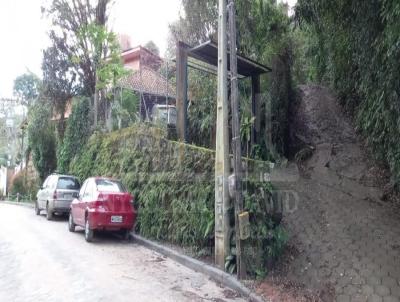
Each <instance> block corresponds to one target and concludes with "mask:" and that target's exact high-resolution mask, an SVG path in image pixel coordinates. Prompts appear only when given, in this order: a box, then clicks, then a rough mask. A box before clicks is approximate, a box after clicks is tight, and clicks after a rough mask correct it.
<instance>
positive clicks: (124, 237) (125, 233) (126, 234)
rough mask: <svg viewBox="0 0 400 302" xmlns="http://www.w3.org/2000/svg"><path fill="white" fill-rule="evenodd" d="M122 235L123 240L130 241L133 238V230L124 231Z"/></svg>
mask: <svg viewBox="0 0 400 302" xmlns="http://www.w3.org/2000/svg"><path fill="white" fill-rule="evenodd" d="M121 234H122V239H123V240H129V238H130V236H131V230H122V232H121Z"/></svg>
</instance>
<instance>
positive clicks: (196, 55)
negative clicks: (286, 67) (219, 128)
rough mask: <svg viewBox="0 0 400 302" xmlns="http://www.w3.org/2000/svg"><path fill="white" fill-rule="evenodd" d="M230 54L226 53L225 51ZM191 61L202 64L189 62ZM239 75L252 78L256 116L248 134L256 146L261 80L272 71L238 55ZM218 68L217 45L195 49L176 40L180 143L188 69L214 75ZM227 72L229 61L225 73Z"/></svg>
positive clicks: (210, 43) (183, 134) (184, 127)
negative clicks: (191, 59) (190, 59)
mask: <svg viewBox="0 0 400 302" xmlns="http://www.w3.org/2000/svg"><path fill="white" fill-rule="evenodd" d="M228 55H229V52H228ZM189 58H193V59H195V60H197V61H200V62H201V63H202V64H198V63H196V62H192V61H189V60H188V59H189ZM237 64H238V75H239V77H240V78H242V79H243V78H251V104H252V105H251V108H252V115H253V116H254V117H255V123H254V125H253V129H252V133H251V142H252V144H254V143H256V142H257V141H256V140H257V137H259V131H260V120H261V116H260V111H261V110H260V98H259V96H260V93H261V86H260V77H261V75H263V74H266V73H268V72H271V71H272V70H271V68H269V67H267V66H265V65H263V64H260V63H258V62H256V61H254V60H252V59H250V58H247V57H245V56H241V55H238V57H237ZM217 66H218V44H217V43H215V42H214V41H211V40H209V41H207V42H205V43H203V44H200V45H198V46H195V47H191V46H189V45H187V44H186V43H184V42H182V41H178V43H177V47H176V107H177V113H178V118H177V132H178V137H179V139H180V140H181V141H184V142H186V141H187V139H188V138H187V106H188V67H191V68H194V69H200V70H203V71H205V72H208V73H211V74H216V69H215V68H216V67H217ZM229 70H230V66H229V62H228V71H229Z"/></svg>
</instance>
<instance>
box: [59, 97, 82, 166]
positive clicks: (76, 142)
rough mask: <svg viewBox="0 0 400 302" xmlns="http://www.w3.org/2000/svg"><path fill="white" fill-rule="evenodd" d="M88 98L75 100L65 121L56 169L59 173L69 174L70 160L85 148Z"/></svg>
mask: <svg viewBox="0 0 400 302" xmlns="http://www.w3.org/2000/svg"><path fill="white" fill-rule="evenodd" d="M89 102H90V99H89V98H85V97H83V98H80V99H78V98H75V99H73V101H72V103H73V106H72V113H71V115H70V116H69V118H68V121H67V129H66V131H65V136H64V140H63V142H62V143H61V144H59V148H58V150H57V151H58V152H57V153H58V154H57V167H58V171H59V172H61V173H68V172H69V164H70V163H71V161H72V159H73V158H74V157H75V156H76V155H77V154H78V153H79V152H80V151H81V150H82V148H83V147H84V146H85V144H86V142H87V140H88V138H89V135H90V116H89Z"/></svg>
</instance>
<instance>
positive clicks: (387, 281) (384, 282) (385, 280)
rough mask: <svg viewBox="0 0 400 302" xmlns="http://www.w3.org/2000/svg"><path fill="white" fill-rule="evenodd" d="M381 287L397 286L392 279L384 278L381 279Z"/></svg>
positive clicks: (395, 281)
mask: <svg viewBox="0 0 400 302" xmlns="http://www.w3.org/2000/svg"><path fill="white" fill-rule="evenodd" d="M382 285H385V286H387V287H394V286H396V285H397V280H396V279H394V278H392V277H388V276H385V277H383V278H382Z"/></svg>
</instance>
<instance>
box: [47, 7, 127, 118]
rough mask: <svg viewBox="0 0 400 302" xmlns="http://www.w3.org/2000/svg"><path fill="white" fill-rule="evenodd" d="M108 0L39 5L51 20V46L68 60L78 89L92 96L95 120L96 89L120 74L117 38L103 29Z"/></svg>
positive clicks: (120, 66) (101, 87) (105, 25)
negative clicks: (42, 6) (47, 5)
mask: <svg viewBox="0 0 400 302" xmlns="http://www.w3.org/2000/svg"><path fill="white" fill-rule="evenodd" d="M110 3H111V1H110V0H97V1H89V0H87V1H84V0H53V1H52V2H51V4H50V6H49V7H46V8H43V12H44V14H45V15H46V16H47V17H48V18H50V20H51V22H52V29H51V30H50V33H49V36H50V39H51V41H52V46H53V47H55V48H56V49H57V52H58V53H59V55H60V56H61V57H62V58H63V59H65V60H68V62H69V64H71V69H72V70H73V74H74V75H75V76H76V79H77V81H78V83H80V86H81V87H80V92H81V93H82V94H83V95H85V96H89V97H92V96H94V122H95V124H97V118H98V107H99V106H98V103H99V102H98V97H99V94H98V92H99V90H101V89H103V88H105V87H106V86H107V85H109V84H112V83H113V82H115V81H116V78H118V77H121V76H122V75H123V74H124V73H123V69H122V64H121V61H120V50H119V46H118V42H117V38H116V36H115V35H114V34H113V33H111V32H110V31H109V30H108V29H107V19H108V9H109V7H110ZM102 96H104V94H102ZM103 101H105V100H104V97H103Z"/></svg>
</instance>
